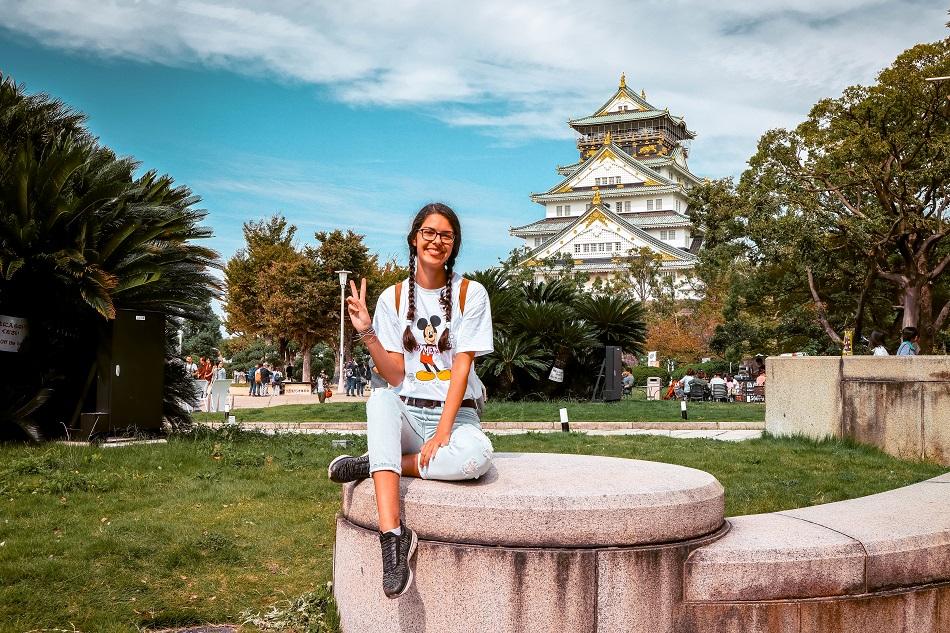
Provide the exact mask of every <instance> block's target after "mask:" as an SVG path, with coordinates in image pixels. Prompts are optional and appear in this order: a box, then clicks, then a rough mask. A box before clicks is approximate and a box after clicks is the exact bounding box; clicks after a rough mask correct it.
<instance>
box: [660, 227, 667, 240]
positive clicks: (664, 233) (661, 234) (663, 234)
mask: <svg viewBox="0 0 950 633" xmlns="http://www.w3.org/2000/svg"><path fill="white" fill-rule="evenodd" d="M660 239H661V240H665V239H666V230H665V229H664V230H662V231H660Z"/></svg>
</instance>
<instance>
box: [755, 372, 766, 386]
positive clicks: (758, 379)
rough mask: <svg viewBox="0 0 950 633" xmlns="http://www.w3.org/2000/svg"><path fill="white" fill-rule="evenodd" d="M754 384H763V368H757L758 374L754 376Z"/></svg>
mask: <svg viewBox="0 0 950 633" xmlns="http://www.w3.org/2000/svg"><path fill="white" fill-rule="evenodd" d="M755 386H756V387H764V386H765V370H764V369H762V370H759V375H758V376H756V377H755Z"/></svg>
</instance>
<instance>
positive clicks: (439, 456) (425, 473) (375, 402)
mask: <svg viewBox="0 0 950 633" xmlns="http://www.w3.org/2000/svg"><path fill="white" fill-rule="evenodd" d="M441 415H442V408H441V407H437V408H432V409H423V408H422V407H410V406H407V405H406V403H405V402H403V401H402V400H400V399H399V396H397V395H396V394H395V393H394V392H392V391H390V390H389V389H376V390H374V391H373V395H371V396H370V397H369V400H368V401H367V402H366V435H367V442H368V444H369V471H370V472H371V473H374V472H376V471H377V470H391V471H393V472H396V473H400V474H401V473H402V456H403V455H411V454H413V453H418V452H419V450H420V449H422V445H423V444H425V442H426V441H427V440H429V439H430V438H431V437H432V436H433V435H435V431H436V429H437V428H438V426H439V418H440V417H441ZM491 458H492V445H491V441H490V440H489V439H488V437H486V436H485V434H484V433H482V427H481V423H480V422H479V419H478V414H477V413H476V412H475V409H470V408H468V407H465V408H461V409H459V412H458V415H456V416H455V424H453V425H452V436H451V438H450V439H449V444H448V446H443V447H442V448H440V449H439V450H438V451H437V452H436V454H435V457H433V458H432V459H431V460H429V465H428V466H427V467H426V468H422V469H420V471H419V472H420V474H421V475H422V478H423V479H441V480H445V481H460V480H463V479H478V478H479V477H481V476H482V475H484V474H485V473H486V472H488V469H489V468H491Z"/></svg>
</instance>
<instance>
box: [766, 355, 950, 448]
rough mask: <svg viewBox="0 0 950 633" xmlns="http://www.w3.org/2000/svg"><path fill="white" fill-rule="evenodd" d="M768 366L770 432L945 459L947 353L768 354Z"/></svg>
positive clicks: (949, 396) (949, 400)
mask: <svg viewBox="0 0 950 633" xmlns="http://www.w3.org/2000/svg"><path fill="white" fill-rule="evenodd" d="M765 370H766V391H767V394H768V397H767V398H766V403H765V429H766V430H767V431H768V432H769V433H771V434H773V435H778V436H782V435H805V436H808V437H813V438H816V439H820V438H823V437H827V436H832V437H839V438H851V439H854V440H856V441H858V442H862V443H865V444H871V445H873V446H877V447H879V448H881V449H882V450H884V451H886V452H888V453H890V454H891V455H894V456H896V457H900V458H902V459H927V460H932V461H935V462H938V463H940V464H944V465H950V356H885V357H881V356H804V357H794V358H783V357H772V358H768V359H766V361H765Z"/></svg>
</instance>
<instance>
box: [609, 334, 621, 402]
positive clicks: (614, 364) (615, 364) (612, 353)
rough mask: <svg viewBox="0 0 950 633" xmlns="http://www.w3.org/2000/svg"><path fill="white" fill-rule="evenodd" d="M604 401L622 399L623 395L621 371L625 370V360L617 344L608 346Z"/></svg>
mask: <svg viewBox="0 0 950 633" xmlns="http://www.w3.org/2000/svg"><path fill="white" fill-rule="evenodd" d="M604 362H605V364H606V367H605V370H606V371H605V374H604V401H605V402H610V401H613V400H620V399H621V398H622V397H623V380H622V379H621V377H620V372H621V371H623V361H622V359H621V355H620V348H619V347H618V346H616V345H608V346H607V358H606V359H605V360H604Z"/></svg>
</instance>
